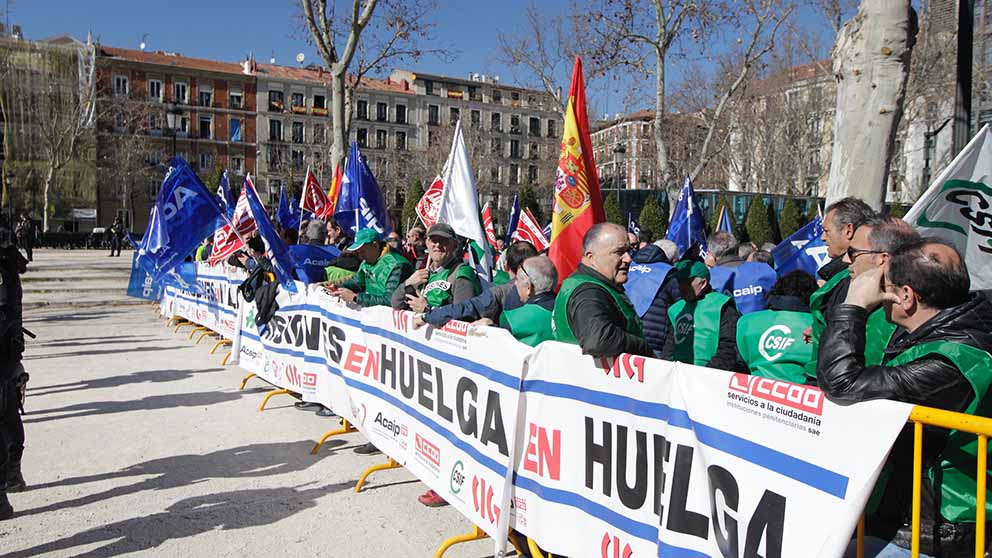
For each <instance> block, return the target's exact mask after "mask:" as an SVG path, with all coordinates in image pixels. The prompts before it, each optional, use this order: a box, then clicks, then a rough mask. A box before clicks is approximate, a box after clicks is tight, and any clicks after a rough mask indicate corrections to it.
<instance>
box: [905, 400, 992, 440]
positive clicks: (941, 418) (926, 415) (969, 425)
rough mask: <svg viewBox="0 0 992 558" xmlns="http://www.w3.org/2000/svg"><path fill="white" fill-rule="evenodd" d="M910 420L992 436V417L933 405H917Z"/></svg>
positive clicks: (910, 413)
mask: <svg viewBox="0 0 992 558" xmlns="http://www.w3.org/2000/svg"><path fill="white" fill-rule="evenodd" d="M909 420H910V421H912V422H922V423H923V424H925V425H927V426H938V427H940V428H947V429H949V430H960V431H961V432H970V433H972V434H982V435H985V436H992V419H990V418H985V417H976V416H975V415H966V414H964V413H955V412H953V411H945V410H943V409H934V408H933V407H922V406H919V405H917V406H915V407H913V410H912V411H910V412H909Z"/></svg>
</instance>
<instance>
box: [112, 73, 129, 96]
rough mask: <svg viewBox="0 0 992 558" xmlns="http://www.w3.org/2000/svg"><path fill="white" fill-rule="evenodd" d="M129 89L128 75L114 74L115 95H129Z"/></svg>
mask: <svg viewBox="0 0 992 558" xmlns="http://www.w3.org/2000/svg"><path fill="white" fill-rule="evenodd" d="M129 91H130V89H129V83H128V79H127V76H114V95H127V94H128V92H129Z"/></svg>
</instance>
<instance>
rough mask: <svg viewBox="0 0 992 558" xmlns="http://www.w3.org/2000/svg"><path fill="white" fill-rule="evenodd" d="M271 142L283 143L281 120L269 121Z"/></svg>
mask: <svg viewBox="0 0 992 558" xmlns="http://www.w3.org/2000/svg"><path fill="white" fill-rule="evenodd" d="M269 141H282V121H281V120H269Z"/></svg>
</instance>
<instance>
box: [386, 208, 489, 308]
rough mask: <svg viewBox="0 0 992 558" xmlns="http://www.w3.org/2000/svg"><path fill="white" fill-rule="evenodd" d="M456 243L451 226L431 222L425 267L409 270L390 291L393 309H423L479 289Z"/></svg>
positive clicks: (455, 300)
mask: <svg viewBox="0 0 992 558" xmlns="http://www.w3.org/2000/svg"><path fill="white" fill-rule="evenodd" d="M460 244H461V243H460V242H459V240H458V237H457V236H456V235H455V230H454V229H453V228H451V225H449V224H447V223H435V224H434V225H432V226H431V228H430V229H428V230H427V258H428V262H427V267H426V268H424V269H418V270H417V271H415V272H413V274H412V275H410V277H408V278H407V280H406V281H405V282H404V283H403V284H402V285H400V286H399V288H397V289H396V290H395V291H393V297H392V306H393V308H397V309H401V310H413V311H415V312H425V311H427V310H429V309H431V308H438V307H441V306H445V305H448V304H452V303H459V302H464V301H466V300H468V299H470V298H472V297H473V296H475V295H477V294H479V293H480V292H482V285H481V284H480V283H479V277H478V276H477V275H476V274H475V270H474V269H472V267H471V266H469V265H467V264H465V263H464V262H462V251H461V250H459V247H460Z"/></svg>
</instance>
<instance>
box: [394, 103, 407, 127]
mask: <svg viewBox="0 0 992 558" xmlns="http://www.w3.org/2000/svg"><path fill="white" fill-rule="evenodd" d="M396 123H397V124H406V105H396Z"/></svg>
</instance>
